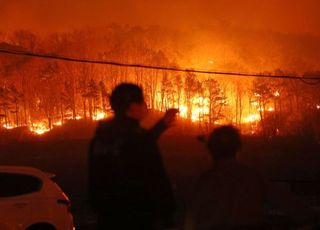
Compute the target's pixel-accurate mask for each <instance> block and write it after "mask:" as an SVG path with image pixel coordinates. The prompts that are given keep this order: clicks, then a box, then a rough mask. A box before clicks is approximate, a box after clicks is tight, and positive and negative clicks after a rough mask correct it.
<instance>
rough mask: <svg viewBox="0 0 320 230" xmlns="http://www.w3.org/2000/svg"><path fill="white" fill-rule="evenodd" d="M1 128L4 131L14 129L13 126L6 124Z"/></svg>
mask: <svg viewBox="0 0 320 230" xmlns="http://www.w3.org/2000/svg"><path fill="white" fill-rule="evenodd" d="M2 127H3V128H5V129H13V128H15V126H13V125H10V124H7V125H6V124H4V125H3V126H2Z"/></svg>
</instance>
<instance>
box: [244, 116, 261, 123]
mask: <svg viewBox="0 0 320 230" xmlns="http://www.w3.org/2000/svg"><path fill="white" fill-rule="evenodd" d="M258 121H260V116H259V114H251V115H249V116H247V117H246V118H244V119H243V122H244V123H253V122H258Z"/></svg>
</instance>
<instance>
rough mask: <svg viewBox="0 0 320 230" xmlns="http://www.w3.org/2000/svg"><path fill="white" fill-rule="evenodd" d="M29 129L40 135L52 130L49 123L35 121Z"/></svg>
mask: <svg viewBox="0 0 320 230" xmlns="http://www.w3.org/2000/svg"><path fill="white" fill-rule="evenodd" d="M29 130H30V131H31V132H33V133H35V134H38V135H42V134H44V133H46V132H49V131H50V129H49V128H48V127H47V125H45V124H44V123H43V122H40V123H33V124H32V126H30V127H29Z"/></svg>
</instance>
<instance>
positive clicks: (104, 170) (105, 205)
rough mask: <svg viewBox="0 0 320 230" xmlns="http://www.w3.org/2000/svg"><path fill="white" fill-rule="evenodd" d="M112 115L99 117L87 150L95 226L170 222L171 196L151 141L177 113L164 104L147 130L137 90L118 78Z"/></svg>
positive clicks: (144, 229)
mask: <svg viewBox="0 0 320 230" xmlns="http://www.w3.org/2000/svg"><path fill="white" fill-rule="evenodd" d="M110 104H111V107H112V109H113V111H114V114H115V116H114V117H113V118H112V119H110V120H108V121H104V122H101V123H100V124H99V126H98V127H97V129H96V133H95V136H94V138H93V140H92V142H91V146H90V150H89V178H88V180H89V182H88V183H89V191H88V192H89V200H90V202H91V204H92V206H93V208H94V210H95V211H96V213H97V216H98V226H99V229H110V230H117V229H121V230H122V229H125V230H128V229H139V230H152V229H160V227H159V226H162V227H163V228H171V227H173V226H174V210H175V201H174V196H173V192H172V188H171V184H170V181H169V178H168V176H167V174H166V172H165V168H164V165H163V162H162V159H161V155H160V152H159V149H158V145H157V139H158V137H159V136H160V135H161V134H162V133H163V132H164V131H165V130H166V129H167V128H168V127H169V126H170V124H171V123H172V122H173V121H174V119H175V115H176V113H177V112H178V111H177V110H176V109H170V110H168V111H167V112H166V114H165V115H164V117H163V118H162V119H161V120H160V121H159V122H158V123H157V124H156V125H155V126H154V127H153V128H151V129H150V130H146V129H143V128H142V127H141V126H140V121H141V120H142V119H143V118H144V117H145V116H146V114H147V106H146V103H145V101H144V97H143V92H142V90H141V88H140V87H138V86H137V85H134V84H129V83H123V84H120V85H118V86H117V87H116V88H115V89H114V90H113V92H112V94H111V97H110Z"/></svg>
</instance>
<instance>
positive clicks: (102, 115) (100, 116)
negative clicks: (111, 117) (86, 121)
mask: <svg viewBox="0 0 320 230" xmlns="http://www.w3.org/2000/svg"><path fill="white" fill-rule="evenodd" d="M106 117H107V114H106V113H105V112H97V114H96V115H95V116H93V118H92V119H93V120H95V121H98V120H103V119H105V118H106Z"/></svg>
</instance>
